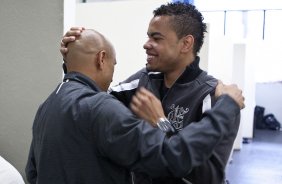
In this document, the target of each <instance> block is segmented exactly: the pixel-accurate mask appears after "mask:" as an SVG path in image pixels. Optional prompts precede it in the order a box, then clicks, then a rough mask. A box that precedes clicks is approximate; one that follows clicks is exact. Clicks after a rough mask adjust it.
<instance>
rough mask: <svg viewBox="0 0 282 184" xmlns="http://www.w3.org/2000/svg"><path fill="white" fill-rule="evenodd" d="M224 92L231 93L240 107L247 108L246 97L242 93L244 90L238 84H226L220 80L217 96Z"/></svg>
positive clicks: (216, 91)
mask: <svg viewBox="0 0 282 184" xmlns="http://www.w3.org/2000/svg"><path fill="white" fill-rule="evenodd" d="M224 94H227V95H229V96H230V97H231V98H232V99H233V100H234V101H235V102H236V103H237V104H238V105H239V107H240V109H243V108H245V104H244V101H245V97H244V96H243V94H242V90H241V89H239V88H238V86H237V85H236V84H230V85H225V84H223V83H222V82H221V81H218V84H217V86H216V90H215V96H216V97H219V96H221V95H224Z"/></svg>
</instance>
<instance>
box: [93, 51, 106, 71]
mask: <svg viewBox="0 0 282 184" xmlns="http://www.w3.org/2000/svg"><path fill="white" fill-rule="evenodd" d="M105 57H106V51H104V50H101V51H99V52H98V53H97V54H96V62H95V64H96V66H97V69H103V67H104V64H105Z"/></svg>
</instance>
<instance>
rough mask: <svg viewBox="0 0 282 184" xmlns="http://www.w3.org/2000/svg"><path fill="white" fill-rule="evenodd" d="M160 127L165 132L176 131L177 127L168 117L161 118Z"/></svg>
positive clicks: (158, 123)
mask: <svg viewBox="0 0 282 184" xmlns="http://www.w3.org/2000/svg"><path fill="white" fill-rule="evenodd" d="M157 125H158V127H159V129H161V130H162V131H163V132H165V133H174V132H175V129H174V127H173V126H172V125H171V123H170V121H169V120H168V119H167V118H160V119H159V120H158V122H157Z"/></svg>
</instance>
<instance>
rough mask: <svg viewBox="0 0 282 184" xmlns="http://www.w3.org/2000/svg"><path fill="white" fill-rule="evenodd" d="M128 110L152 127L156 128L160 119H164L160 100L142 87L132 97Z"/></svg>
mask: <svg viewBox="0 0 282 184" xmlns="http://www.w3.org/2000/svg"><path fill="white" fill-rule="evenodd" d="M130 108H131V110H132V111H133V112H134V113H135V114H136V115H137V116H139V117H140V118H142V119H145V120H146V121H148V122H149V123H150V124H151V125H152V126H154V127H156V126H157V123H158V121H159V119H160V118H165V115H164V111H163V108H162V104H161V102H160V100H159V99H158V98H157V97H155V96H154V95H153V94H152V93H151V92H150V91H148V90H147V89H145V88H143V87H141V88H140V89H139V90H138V91H137V92H136V94H135V95H134V96H133V98H132V101H131V104H130Z"/></svg>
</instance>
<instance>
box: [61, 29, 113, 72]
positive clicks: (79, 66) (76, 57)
mask: <svg viewBox="0 0 282 184" xmlns="http://www.w3.org/2000/svg"><path fill="white" fill-rule="evenodd" d="M109 49H110V48H109V42H108V41H107V40H106V39H105V37H104V36H103V35H102V34H100V33H99V32H97V31H95V30H92V29H86V30H84V31H83V32H82V33H81V36H79V37H78V38H77V39H76V40H75V41H74V42H71V43H69V44H68V54H67V56H66V61H67V62H66V66H67V70H68V72H71V71H77V72H82V71H85V70H90V69H91V67H93V61H95V59H97V57H98V56H97V54H98V53H99V52H100V51H102V50H106V51H109Z"/></svg>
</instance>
